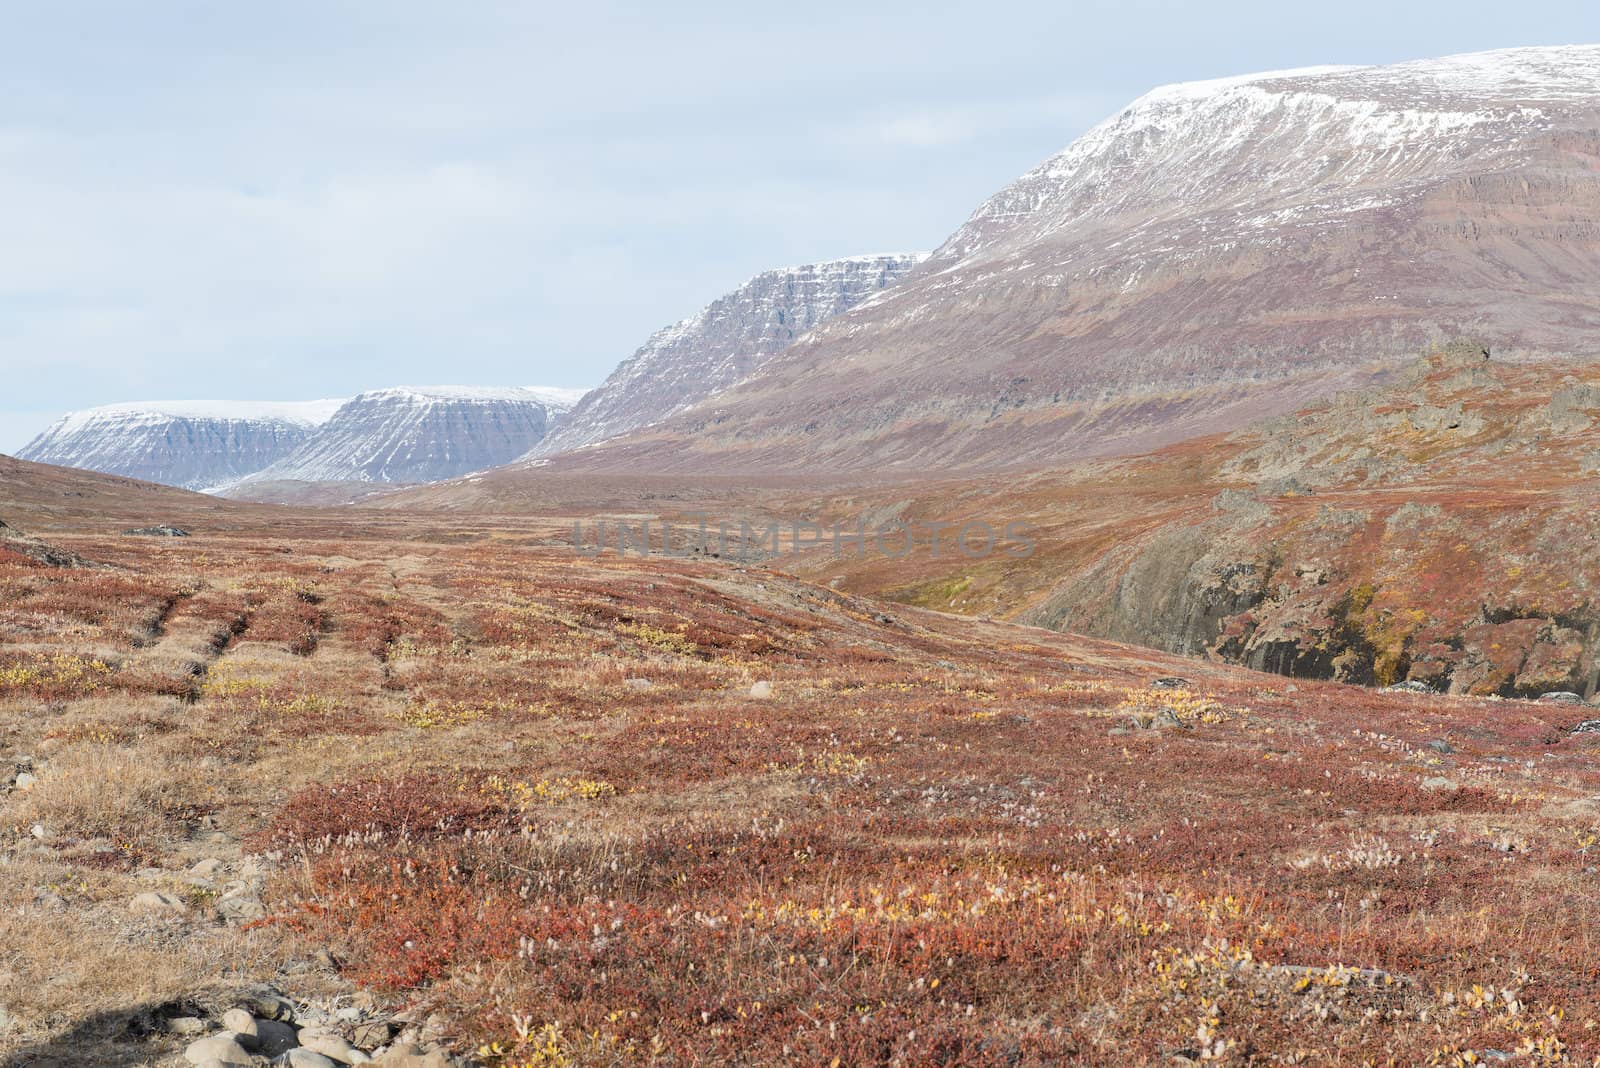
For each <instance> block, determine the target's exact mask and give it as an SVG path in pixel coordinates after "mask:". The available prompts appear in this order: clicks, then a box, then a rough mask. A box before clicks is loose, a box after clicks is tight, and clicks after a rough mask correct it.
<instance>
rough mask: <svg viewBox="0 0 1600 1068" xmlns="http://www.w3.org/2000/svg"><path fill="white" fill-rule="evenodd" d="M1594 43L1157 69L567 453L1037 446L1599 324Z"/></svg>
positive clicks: (692, 458) (1550, 338)
mask: <svg viewBox="0 0 1600 1068" xmlns="http://www.w3.org/2000/svg"><path fill="white" fill-rule="evenodd" d="M1597 77H1600V47H1588V46H1586V47H1581V48H1559V49H1526V50H1517V51H1513V52H1502V53H1486V54H1482V55H1475V56H1458V57H1452V58H1448V59H1442V60H1434V61H1428V62H1422V63H1411V64H1402V65H1398V66H1394V67H1378V68H1371V67H1368V68H1337V69H1319V70H1313V71H1301V72H1290V73H1287V74H1272V75H1260V76H1255V77H1251V78H1244V79H1233V80H1227V81H1223V82H1217V83H1204V84H1198V85H1183V86H1171V87H1168V88H1166V89H1161V90H1157V91H1155V92H1153V93H1151V94H1149V95H1148V96H1146V97H1144V98H1142V99H1141V100H1139V101H1137V102H1135V103H1134V104H1133V105H1131V106H1130V107H1129V108H1128V109H1126V110H1125V111H1123V112H1121V113H1120V114H1118V115H1116V116H1114V117H1113V118H1112V119H1110V120H1108V121H1107V122H1106V123H1104V124H1102V125H1101V126H1100V127H1098V128H1096V129H1095V130H1094V131H1091V132H1090V133H1089V134H1087V135H1085V136H1084V137H1083V138H1082V139H1080V140H1079V141H1078V142H1076V143H1075V144H1073V145H1072V146H1071V147H1069V148H1068V149H1067V150H1066V151H1064V152H1063V153H1061V154H1060V155H1058V156H1056V157H1054V158H1053V159H1051V160H1049V161H1047V162H1046V163H1044V164H1043V165H1041V166H1040V167H1039V168H1037V169H1036V170H1035V171H1033V172H1031V173H1030V174H1028V175H1025V176H1024V177H1023V178H1021V179H1020V180H1019V181H1018V182H1016V183H1015V184H1013V185H1012V186H1011V187H1009V188H1008V189H1006V190H1003V191H1002V192H1001V193H999V194H998V195H996V196H995V197H994V198H993V199H992V200H991V201H989V202H988V203H987V204H985V205H983V206H982V207H980V208H979V210H978V211H977V212H976V213H975V214H974V215H973V217H972V219H971V220H970V221H969V222H968V223H967V225H966V226H964V227H963V228H962V229H961V230H960V231H958V232H957V233H956V234H955V235H953V236H952V237H951V238H950V239H949V240H948V241H947V242H946V243H945V245H944V246H943V247H942V248H940V249H939V250H938V251H937V252H935V253H934V255H933V256H932V258H931V259H930V260H929V261H928V262H927V263H926V264H924V265H923V266H922V267H921V268H919V269H918V270H917V271H916V272H914V273H912V274H911V275H910V276H908V277H907V278H906V279H905V280H903V281H902V282H901V283H900V284H899V285H898V286H896V287H895V288H894V289H892V290H890V291H888V292H886V293H885V294H883V295H882V296H881V297H879V298H877V299H875V300H872V301H870V302H868V303H866V304H865V305H863V306H862V307H859V308H857V309H855V310H854V311H852V312H850V313H849V314H847V315H844V316H841V317H839V318H838V319H835V320H833V321H831V322H829V323H826V324H824V325H823V326H822V327H821V328H819V329H818V330H816V331H813V332H812V333H811V334H810V335H808V336H807V337H805V338H803V339H801V341H800V342H798V343H797V344H796V345H795V346H794V347H792V348H791V349H790V350H789V351H788V352H786V353H785V354H784V355H783V356H782V357H780V358H778V359H777V360H775V361H773V362H772V363H771V364H769V365H768V366H767V367H766V368H765V369H763V370H762V371H761V372H760V373H758V374H757V375H755V376H754V377H753V378H751V379H749V380H747V381H746V382H745V383H743V384H742V385H740V386H739V387H736V388H735V389H733V390H731V391H729V392H727V393H724V394H721V395H719V396H718V397H715V398H713V399H712V400H710V401H708V402H706V403H705V404H703V405H701V406H700V407H698V408H696V409H693V410H691V411H690V412H688V413H685V414H684V415H683V416H681V417H678V418H675V419H673V420H670V421H669V422H668V423H666V424H664V425H662V426H660V427H657V428H653V429H651V430H648V431H644V432H641V433H640V434H638V435H636V436H634V437H632V438H629V439H625V440H624V441H623V442H621V443H619V444H617V445H615V446H612V447H608V448H603V449H598V450H593V451H592V453H591V454H590V455H585V456H583V457H574V458H572V459H570V460H569V461H566V462H568V463H572V464H581V465H583V467H584V468H586V469H607V468H609V469H612V470H632V471H638V470H667V471H707V470H739V469H756V470H780V469H784V470H815V469H818V468H822V467H825V468H830V469H860V470H879V471H881V470H886V469H887V470H905V471H918V470H920V471H950V470H960V469H977V468H994V467H1021V466H1031V467H1038V466H1041V465H1048V464H1051V463H1056V462H1059V461H1061V460H1063V459H1067V458H1074V457H1084V456H1092V455H1108V454H1127V453H1129V452H1133V451H1137V450H1141V449H1149V448H1153V447H1157V446H1159V445H1161V444H1164V443H1170V442H1172V441H1176V440H1180V439H1183V438H1186V437H1192V436H1195V435H1197V434H1201V433H1207V432H1214V431H1218V430H1225V429H1229V428H1232V427H1236V426H1240V425H1243V424H1244V423H1245V422H1248V421H1249V420H1251V419H1253V418H1258V417H1260V416H1262V415H1264V414H1269V413H1276V412H1283V411H1290V410H1293V409H1294V408H1295V407H1297V406H1299V405H1301V404H1304V403H1306V402H1307V401H1308V400H1309V399H1311V398H1313V397H1315V396H1326V395H1329V394H1331V393H1332V392H1334V391H1336V390H1338V389H1342V388H1350V387H1353V386H1356V385H1358V384H1360V383H1361V382H1362V381H1371V380H1372V376H1373V374H1374V368H1385V367H1393V366H1395V365H1397V364H1398V363H1402V362H1404V361H1405V360H1407V359H1409V358H1410V356H1411V354H1414V353H1415V352H1417V351H1419V350H1420V349H1421V348H1423V347H1424V346H1425V345H1427V344H1430V343H1437V342H1439V341H1442V340H1444V339H1446V338H1448V337H1452V336H1456V335H1458V334H1463V333H1470V334H1473V335H1476V336H1481V337H1484V338H1486V339H1487V340H1488V341H1489V342H1491V343H1492V344H1493V345H1494V346H1495V348H1496V351H1497V352H1500V353H1502V354H1504V355H1505V356H1506V357H1508V358H1516V357H1518V356H1524V357H1541V358H1543V357H1563V356H1587V355H1593V354H1595V352H1596V344H1595V338H1596V337H1597V336H1600V315H1597V313H1596V308H1597V307H1600V133H1597V131H1600V95H1597V94H1596V93H1595V92H1594V85H1595V84H1596V83H1597Z"/></svg>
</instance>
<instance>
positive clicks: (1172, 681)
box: [1150, 675, 1189, 690]
mask: <svg viewBox="0 0 1600 1068" xmlns="http://www.w3.org/2000/svg"><path fill="white" fill-rule="evenodd" d="M1150 688H1151V689H1152V690H1187V689H1188V688H1189V680H1188V679H1185V678H1180V677H1178V676H1177V675H1166V676H1163V677H1162V678H1159V679H1157V680H1156V681H1154V682H1152V683H1151V684H1150Z"/></svg>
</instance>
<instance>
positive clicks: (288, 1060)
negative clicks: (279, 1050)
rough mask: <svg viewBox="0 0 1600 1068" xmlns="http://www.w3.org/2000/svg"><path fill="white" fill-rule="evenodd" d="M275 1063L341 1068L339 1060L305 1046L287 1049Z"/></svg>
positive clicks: (299, 1067)
mask: <svg viewBox="0 0 1600 1068" xmlns="http://www.w3.org/2000/svg"><path fill="white" fill-rule="evenodd" d="M273 1063H275V1064H281V1065H283V1066H284V1068H339V1062H338V1061H336V1060H333V1059H332V1058H329V1057H324V1056H323V1055H322V1054H320V1053H318V1052H316V1051H315V1050H309V1049H306V1048H305V1047H303V1046H300V1047H296V1048H295V1049H291V1050H289V1051H287V1052H286V1053H284V1054H283V1056H281V1057H279V1058H278V1059H277V1060H276V1061H275V1062H273Z"/></svg>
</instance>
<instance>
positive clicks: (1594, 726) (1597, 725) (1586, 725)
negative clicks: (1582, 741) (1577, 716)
mask: <svg viewBox="0 0 1600 1068" xmlns="http://www.w3.org/2000/svg"><path fill="white" fill-rule="evenodd" d="M1567 733H1569V734H1600V719H1586V720H1584V721H1583V722H1582V723H1580V724H1578V725H1577V726H1576V727H1574V728H1572V730H1570V731H1568V732H1567Z"/></svg>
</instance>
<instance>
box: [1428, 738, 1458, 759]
mask: <svg viewBox="0 0 1600 1068" xmlns="http://www.w3.org/2000/svg"><path fill="white" fill-rule="evenodd" d="M1427 744H1428V748H1429V749H1432V750H1433V751H1434V752H1435V753H1444V754H1447V755H1448V754H1450V753H1454V752H1455V751H1456V749H1455V746H1453V745H1451V744H1450V743H1449V742H1447V741H1445V740H1444V739H1443V738H1434V739H1432V740H1430V741H1429V742H1428V743H1427Z"/></svg>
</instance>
